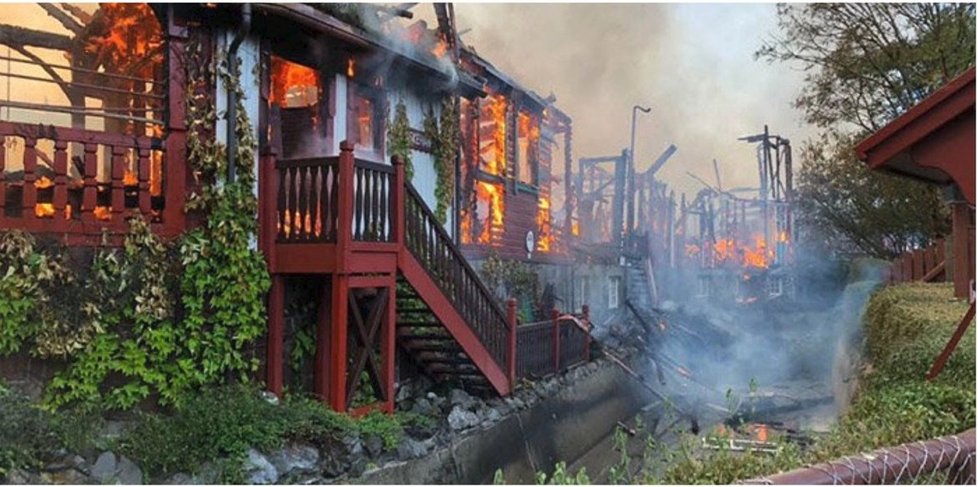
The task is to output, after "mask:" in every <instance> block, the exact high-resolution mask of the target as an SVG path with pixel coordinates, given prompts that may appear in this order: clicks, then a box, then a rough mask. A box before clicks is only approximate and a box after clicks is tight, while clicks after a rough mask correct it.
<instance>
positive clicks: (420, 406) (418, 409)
mask: <svg viewBox="0 0 978 487" xmlns="http://www.w3.org/2000/svg"><path fill="white" fill-rule="evenodd" d="M411 412H412V413H415V414H420V415H421V416H433V415H434V413H435V407H434V406H433V405H432V404H431V401H429V400H427V399H425V398H421V399H418V400H417V401H416V402H415V403H414V406H412V407H411Z"/></svg>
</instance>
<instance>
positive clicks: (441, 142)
mask: <svg viewBox="0 0 978 487" xmlns="http://www.w3.org/2000/svg"><path fill="white" fill-rule="evenodd" d="M439 119H440V121H441V124H440V126H439ZM424 133H425V137H427V138H428V140H429V141H431V149H432V154H433V155H434V159H435V174H436V177H437V178H438V179H437V184H436V185H435V200H436V201H437V203H436V207H435V216H437V217H438V221H440V222H441V223H442V224H445V223H447V221H448V210H449V208H451V206H452V195H453V194H454V193H455V158H456V156H457V154H458V141H459V137H460V133H459V126H458V107H457V105H456V103H455V100H454V98H452V97H446V98H445V99H443V100H442V103H441V114H440V117H439V118H435V114H434V111H433V110H432V111H430V112H428V113H427V114H426V116H425V120H424Z"/></svg>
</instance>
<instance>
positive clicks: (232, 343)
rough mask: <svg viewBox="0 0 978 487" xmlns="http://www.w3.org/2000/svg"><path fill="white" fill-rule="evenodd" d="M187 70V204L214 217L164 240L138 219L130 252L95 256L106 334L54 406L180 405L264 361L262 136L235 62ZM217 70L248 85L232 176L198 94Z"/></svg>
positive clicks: (80, 358) (64, 380) (95, 292)
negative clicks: (259, 241) (253, 352)
mask: <svg viewBox="0 0 978 487" xmlns="http://www.w3.org/2000/svg"><path fill="white" fill-rule="evenodd" d="M188 49H189V52H188V56H187V57H188V59H191V60H194V59H198V58H199V54H200V48H199V46H198V45H197V44H192V45H191V46H190V47H189V48H188ZM188 66H189V69H188V77H187V79H188V80H189V85H188V90H187V93H188V99H187V114H188V129H189V130H188V151H187V154H188V165H189V166H190V168H191V170H192V171H193V174H194V177H195V178H196V180H197V182H198V189H197V191H195V193H194V194H193V195H192V197H191V198H190V201H189V203H188V208H189V209H192V210H195V211H197V212H199V214H200V215H201V216H202V217H203V221H204V224H203V225H202V226H201V227H200V228H197V229H194V230H192V231H190V232H188V233H186V234H185V235H184V236H183V237H182V238H181V239H180V240H179V241H178V242H177V243H176V244H174V245H166V244H164V243H163V242H162V241H161V240H160V239H159V238H158V237H157V236H156V235H154V234H153V233H152V232H151V231H150V228H149V225H148V224H147V223H146V222H145V221H143V220H142V219H141V218H139V217H134V218H131V219H130V220H129V224H130V230H129V233H128V234H127V236H126V238H125V243H124V246H123V248H122V250H121V251H120V250H117V249H108V248H106V249H102V250H101V251H99V252H98V253H97V255H96V256H95V258H94V260H93V264H92V268H91V276H90V279H89V282H90V283H91V287H92V289H91V291H90V293H89V294H90V295H91V297H92V298H93V299H94V301H93V302H92V303H94V304H95V305H97V306H100V307H102V308H101V317H100V321H99V322H98V324H99V327H98V333H97V334H95V335H94V337H92V339H91V340H90V341H89V342H88V343H86V344H85V346H84V347H83V348H82V349H81V350H79V351H78V352H77V353H74V354H73V355H72V356H71V357H70V358H71V360H70V361H69V363H68V366H67V368H66V369H65V370H64V371H63V372H61V373H60V374H58V375H57V376H56V377H55V378H54V379H53V380H52V382H51V384H50V386H49V388H48V390H47V400H48V403H49V404H51V405H54V406H58V405H62V404H66V403H76V402H83V403H96V402H98V403H102V404H103V405H105V406H107V407H110V408H128V407H131V406H133V405H134V404H136V403H137V402H139V401H141V400H143V399H145V398H147V397H149V396H150V395H157V396H158V398H159V401H160V402H161V403H163V404H173V405H180V404H181V403H182V402H183V401H184V400H185V399H186V397H188V393H189V392H190V391H192V390H194V389H195V388H196V387H199V386H202V385H206V384H213V383H220V382H222V381H224V380H225V379H226V378H228V377H234V376H237V377H239V378H243V377H244V376H245V375H246V374H247V373H248V372H250V371H253V370H254V369H255V368H256V366H257V361H256V360H255V359H254V358H253V357H250V356H249V350H250V346H251V345H252V343H253V342H254V340H255V339H256V338H258V337H259V336H261V334H262V332H263V331H264V321H265V320H264V306H263V297H264V293H265V292H266V291H267V289H268V285H269V279H268V275H267V272H266V270H265V266H264V262H263V260H262V257H261V255H260V254H259V253H258V252H257V251H256V250H255V249H253V248H252V236H253V235H254V234H255V232H256V231H257V218H256V215H257V209H258V205H257V199H256V197H255V196H254V192H253V187H254V184H255V178H254V173H253V170H252V169H253V168H252V165H253V163H254V155H255V145H256V143H255V138H254V136H253V135H252V129H251V125H250V122H249V120H248V118H247V115H246V112H245V110H244V106H243V105H242V104H241V102H240V100H242V99H243V96H241V95H243V93H241V87H240V85H239V83H238V80H237V79H235V78H234V77H233V76H232V75H231V74H230V73H231V70H229V69H228V64H227V60H225V61H223V62H221V63H219V64H216V65H205V64H202V63H199V62H189V63H188ZM215 71H217V72H218V75H219V76H221V78H222V80H223V81H224V83H225V85H226V86H229V87H231V88H232V89H234V90H238V92H239V96H238V100H239V101H238V103H239V105H238V109H237V120H236V129H235V132H234V137H236V139H237V153H236V169H237V175H238V177H237V178H236V179H234V180H229V179H224V178H222V176H223V174H224V173H225V171H226V170H227V167H228V159H227V151H226V148H225V147H224V146H222V145H221V144H220V143H219V142H217V141H215V140H213V138H210V137H207V136H206V135H207V134H210V132H211V127H213V124H214V123H216V121H217V114H216V113H215V112H214V109H213V106H212V104H210V103H199V98H198V97H197V96H196V95H197V93H198V90H197V88H198V87H199V86H208V85H211V83H212V82H213V79H214V78H213V76H214V75H213V73H214V72H215Z"/></svg>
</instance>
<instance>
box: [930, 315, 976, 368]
mask: <svg viewBox="0 0 978 487" xmlns="http://www.w3.org/2000/svg"><path fill="white" fill-rule="evenodd" d="M974 319H975V303H971V306H970V307H968V312H967V313H965V314H964V318H963V319H962V320H961V323H958V327H957V329H955V330H954V334H953V335H951V339H950V340H948V342H947V345H945V346H944V350H943V351H941V354H940V355H938V356H937V360H935V361H934V365H933V366H931V368H930V373H928V374H927V380H929V381H931V380H934V379H935V378H937V376H938V375H940V373H941V371H942V370H944V366H945V365H947V361H948V359H949V358H951V353H952V352H954V349H955V348H958V342H960V341H961V337H963V336H964V332H965V331H967V330H968V327H969V326H971V322H972V320H974Z"/></svg>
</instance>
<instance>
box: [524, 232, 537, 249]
mask: <svg viewBox="0 0 978 487" xmlns="http://www.w3.org/2000/svg"><path fill="white" fill-rule="evenodd" d="M536 242H537V239H536V237H535V236H534V235H533V230H530V231H528V232H526V251H527V252H533V248H534V247H536Z"/></svg>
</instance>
